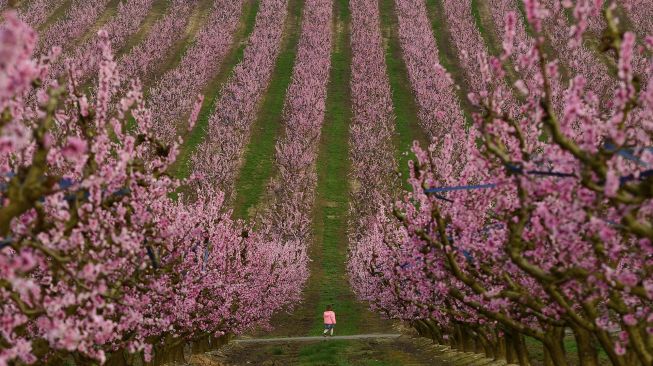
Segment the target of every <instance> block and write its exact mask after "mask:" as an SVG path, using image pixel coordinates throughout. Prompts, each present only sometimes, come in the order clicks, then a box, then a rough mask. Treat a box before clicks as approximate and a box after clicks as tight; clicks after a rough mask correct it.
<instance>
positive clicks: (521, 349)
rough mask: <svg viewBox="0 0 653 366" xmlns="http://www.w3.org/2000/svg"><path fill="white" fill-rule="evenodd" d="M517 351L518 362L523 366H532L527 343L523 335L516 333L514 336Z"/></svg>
mask: <svg viewBox="0 0 653 366" xmlns="http://www.w3.org/2000/svg"><path fill="white" fill-rule="evenodd" d="M513 341H514V344H515V351H516V352H517V360H518V361H519V364H520V365H521V366H530V365H531V359H530V356H529V354H528V348H526V341H525V339H524V335H523V334H519V333H516V334H515V336H514V339H513Z"/></svg>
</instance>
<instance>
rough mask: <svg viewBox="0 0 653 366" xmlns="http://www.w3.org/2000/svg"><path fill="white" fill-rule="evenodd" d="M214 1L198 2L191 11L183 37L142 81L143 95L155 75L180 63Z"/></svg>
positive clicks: (204, 0) (206, 17)
mask: <svg viewBox="0 0 653 366" xmlns="http://www.w3.org/2000/svg"><path fill="white" fill-rule="evenodd" d="M213 2H214V0H199V1H198V3H197V5H195V8H194V9H193V10H192V12H191V14H190V17H189V18H188V24H187V25H186V29H185V30H184V35H183V36H182V37H181V38H180V39H179V40H178V41H177V42H175V43H174V44H173V45H172V46H171V47H170V49H169V50H168V52H167V53H166V55H165V56H164V57H163V59H161V60H158V62H157V66H156V67H155V68H154V71H153V72H152V73H151V75H150V76H149V77H146V78H145V79H144V80H143V85H144V90H145V91H146V92H145V95H146V96H147V94H148V92H149V87H150V86H152V85H154V82H156V80H157V75H163V74H165V72H166V71H168V70H172V69H174V68H175V67H177V65H179V63H180V62H181V60H182V58H183V57H184V55H185V54H186V50H187V49H188V47H190V45H191V44H192V43H193V40H194V38H195V34H196V33H197V32H198V31H199V30H200V29H201V28H202V26H203V25H204V23H205V22H206V21H207V20H208V15H209V14H210V13H211V11H210V9H211V8H212V6H213Z"/></svg>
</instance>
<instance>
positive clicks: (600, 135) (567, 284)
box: [350, 0, 653, 366]
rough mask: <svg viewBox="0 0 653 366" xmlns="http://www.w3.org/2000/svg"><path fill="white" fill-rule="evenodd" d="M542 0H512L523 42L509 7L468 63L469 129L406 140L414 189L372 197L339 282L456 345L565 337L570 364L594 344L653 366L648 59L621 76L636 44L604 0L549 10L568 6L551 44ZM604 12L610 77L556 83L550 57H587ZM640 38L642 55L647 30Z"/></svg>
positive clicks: (557, 354) (652, 69)
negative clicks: (485, 48)
mask: <svg viewBox="0 0 653 366" xmlns="http://www.w3.org/2000/svg"><path fill="white" fill-rule="evenodd" d="M546 4H548V2H540V1H537V0H525V1H524V2H523V6H524V9H525V12H526V16H527V18H526V20H527V21H528V23H529V25H530V28H531V29H532V33H533V37H532V40H533V41H532V43H531V44H530V45H524V44H522V46H521V47H518V46H517V45H516V44H515V43H516V42H515V39H516V38H515V37H516V34H518V33H517V32H516V30H515V26H516V24H517V22H516V19H517V18H518V15H517V14H515V13H508V14H506V22H505V23H506V24H505V35H504V40H503V53H502V54H501V55H500V56H498V57H489V58H484V57H482V58H480V59H479V73H478V75H480V77H481V83H480V87H479V89H477V90H474V92H473V93H472V94H470V100H471V102H472V103H473V104H474V107H475V108H477V110H478V111H477V112H475V113H474V114H473V118H474V125H473V126H472V127H471V128H470V129H469V131H467V132H464V130H462V129H457V128H451V130H450V133H449V134H445V135H443V136H442V137H439V138H437V139H436V140H435V141H434V144H433V145H432V146H431V147H430V148H429V150H428V151H425V150H422V149H420V148H419V147H415V149H414V151H415V153H416V155H417V161H415V162H412V163H411V171H412V173H411V177H410V180H409V182H410V183H411V186H412V191H411V192H408V193H406V194H405V196H404V198H403V199H402V200H399V201H397V202H396V203H395V204H394V205H393V207H388V206H387V203H386V202H383V201H380V202H379V205H380V206H381V207H385V208H382V209H381V210H379V212H378V215H377V216H376V219H375V220H374V221H372V222H371V223H369V227H370V228H371V229H370V234H369V235H368V236H367V237H365V238H363V239H361V240H360V241H359V242H357V243H355V244H354V247H356V246H360V247H362V248H365V249H361V250H359V251H358V252H359V253H360V252H363V253H365V255H362V256H356V255H352V257H351V259H350V270H351V271H352V272H353V273H352V277H354V278H356V277H359V278H362V279H364V280H360V281H358V282H355V281H354V282H353V284H354V286H356V287H357V290H358V291H359V292H361V289H363V290H365V292H363V293H364V294H366V295H367V299H368V300H371V301H372V302H373V304H374V305H375V306H376V307H377V308H382V309H383V310H384V311H385V313H386V314H388V315H390V316H393V317H397V318H402V319H412V320H415V321H416V323H415V324H416V325H417V326H418V328H419V329H420V330H422V331H424V332H427V333H429V334H430V335H431V336H433V337H434V338H435V339H437V340H439V341H440V342H449V343H450V344H452V345H454V346H457V347H462V348H463V349H466V350H467V349H474V348H476V349H479V350H484V351H485V352H486V353H487V354H488V355H489V356H494V357H496V356H501V357H507V358H508V359H509V361H514V362H519V363H521V364H523V365H527V364H529V353H528V349H527V348H526V346H525V342H524V339H523V337H524V336H528V337H531V338H533V339H536V340H538V341H540V342H541V343H542V344H543V346H544V350H545V360H544V361H545V364H547V365H568V364H569V362H570V361H569V357H568V355H567V354H566V349H565V347H564V344H563V336H564V334H565V330H571V332H572V333H573V335H574V337H575V340H576V343H577V349H578V359H579V360H580V364H581V365H587V366H590V365H592V366H593V365H597V364H598V353H599V349H600V350H601V351H602V352H603V353H604V354H605V357H607V359H608V360H609V362H611V363H612V364H614V365H624V366H625V365H638V364H641V365H650V364H652V363H653V346H652V344H653V303H652V301H653V273H651V268H653V267H651V265H652V264H653V263H652V259H651V258H652V255H653V245H652V244H653V227H652V226H651V222H652V218H653V217H652V215H653V200H652V199H651V198H652V197H653V191H652V190H651V187H653V181H652V179H653V172H652V170H651V165H652V164H653V149H651V146H652V145H653V141H652V138H653V81H652V80H653V79H651V78H650V76H651V74H652V73H653V62H651V61H649V66H648V69H647V72H646V74H643V75H636V74H635V73H634V71H633V70H634V65H635V64H637V63H640V62H641V60H639V58H641V56H642V54H640V50H641V48H640V47H638V46H637V42H636V38H635V36H634V34H633V33H631V32H623V31H622V30H621V29H620V28H619V27H620V25H621V24H620V23H619V22H618V21H617V19H616V17H615V15H614V12H613V9H614V7H613V6H611V5H609V4H608V5H604V4H603V2H601V1H594V2H589V1H578V2H576V3H575V4H572V3H571V2H563V3H562V4H558V5H564V6H569V5H570V4H572V5H575V6H576V7H575V8H573V9H570V12H569V14H571V15H572V16H573V17H574V19H575V23H574V27H572V28H569V27H567V26H566V25H565V27H564V28H565V30H560V31H559V32H558V33H559V34H560V35H562V34H564V35H565V40H564V41H556V42H560V44H561V45H562V44H564V47H561V48H555V49H556V50H559V52H553V53H552V52H550V48H549V47H550V45H551V44H550V43H549V41H550V40H549V39H547V38H546V37H545V34H547V33H545V32H546V29H549V28H548V27H550V26H551V25H552V24H554V23H555V24H556V26H558V27H560V26H562V25H563V24H562V23H560V22H557V21H556V20H555V19H559V18H558V17H559V16H560V14H561V11H562V10H560V9H557V8H547V6H546ZM602 12H603V14H604V15H605V18H604V20H603V21H602V22H603V23H604V24H606V25H607V28H606V29H605V31H604V33H603V43H604V44H605V45H606V46H607V47H608V50H607V51H606V53H605V54H603V55H602V56H601V57H604V58H611V59H612V60H613V61H612V62H613V63H614V65H616V68H617V73H616V74H617V75H616V76H613V75H611V74H609V73H608V72H607V71H606V69H605V68H601V67H597V68H595V69H589V68H586V67H584V66H582V65H578V64H576V65H574V64H573V63H570V65H572V66H573V67H570V69H569V75H565V77H563V76H562V75H561V72H560V71H559V69H558V67H557V65H558V61H557V59H556V57H557V56H558V55H560V54H561V53H565V52H570V53H572V54H576V53H579V54H580V53H583V52H589V51H588V50H585V51H583V50H580V48H582V45H581V42H579V41H580V40H583V39H584V38H587V37H591V36H592V35H591V34H584V32H583V30H584V29H588V27H589V26H588V24H589V23H588V17H596V16H599V15H600V14H601V13H602ZM556 22H557V23H556ZM597 23H598V22H597ZM642 43H644V44H645V45H646V47H648V49H649V50H648V51H647V52H651V49H652V48H653V38H650V37H649V38H647V39H646V40H645V41H644V42H642ZM470 47H471V46H470ZM524 47H529V48H528V50H527V52H523V53H521V54H519V55H517V56H518V57H513V56H514V55H513V52H514V51H515V50H519V49H523V48H524ZM474 48H476V46H474ZM474 48H472V49H470V50H469V51H468V52H472V50H473V49H474ZM644 55H646V53H644ZM565 57H567V56H565ZM510 60H512V61H513V62H508V61H510ZM583 60H584V59H583V58H582V57H581V58H578V59H576V61H577V62H581V61H583ZM509 68H513V69H512V70H510V69H509ZM520 70H533V71H532V72H527V73H520ZM508 72H513V73H514V74H515V75H521V77H522V78H523V80H520V81H519V82H518V83H516V85H517V86H518V87H517V89H518V90H519V91H520V93H521V98H522V99H521V101H520V106H519V109H518V110H517V111H516V112H515V111H512V110H507V109H506V108H505V105H506V104H507V103H508V100H509V99H510V97H509V95H510V94H511V93H512V92H513V91H511V90H509V88H508V87H507V86H506V83H505V79H506V74H507V73H508ZM587 72H592V74H590V75H589V76H588V75H586V73H587ZM602 72H606V74H605V75H598V74H600V73H602ZM588 78H591V79H588ZM606 83H607V84H606ZM556 84H557V85H566V87H565V88H564V89H563V88H562V87H555V85H556ZM605 85H616V87H615V88H614V89H612V90H606V89H605V88H604V87H605ZM606 96H609V98H610V100H611V102H610V103H608V104H603V105H598V104H597V98H605V97H606ZM447 127H450V126H447ZM451 127H454V126H451ZM532 130H535V132H536V133H530V131H532ZM354 253H356V252H354ZM361 283H362V284H364V286H368V287H369V286H376V288H362V287H361ZM472 341H475V342H477V343H476V344H473V342H472Z"/></svg>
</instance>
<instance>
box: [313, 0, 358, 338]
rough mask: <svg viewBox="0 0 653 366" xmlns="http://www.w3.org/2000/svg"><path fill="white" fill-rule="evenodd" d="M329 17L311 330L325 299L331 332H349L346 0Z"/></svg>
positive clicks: (353, 316)
mask: <svg viewBox="0 0 653 366" xmlns="http://www.w3.org/2000/svg"><path fill="white" fill-rule="evenodd" d="M335 6H336V7H335V16H336V17H337V18H336V19H337V21H338V23H339V24H340V25H342V26H341V27H338V28H340V30H339V31H338V32H336V33H335V38H334V45H333V47H332V49H333V52H332V55H331V75H330V80H329V85H328V91H327V101H326V114H325V120H324V125H323V127H322V136H321V141H320V151H319V154H318V160H317V173H318V186H317V199H318V201H317V204H316V207H315V214H314V222H313V228H314V235H315V244H314V245H316V246H317V248H318V250H319V251H320V254H319V255H320V257H321V263H320V265H321V268H320V273H321V276H320V278H319V284H312V285H314V286H315V285H317V286H319V288H320V290H319V293H320V298H319V302H318V304H317V309H315V313H316V315H318V316H317V317H316V319H315V326H314V327H312V329H314V332H315V333H314V334H319V333H320V332H321V328H322V327H321V326H320V325H321V323H322V320H321V319H320V317H319V315H320V314H321V313H322V311H324V308H325V307H326V305H327V304H334V310H335V311H336V314H337V318H338V325H336V330H335V332H336V333H337V334H339V335H344V334H355V333H357V331H358V329H359V328H360V325H359V320H360V318H359V314H360V313H361V311H363V310H362V309H361V306H360V304H357V303H356V302H355V299H354V296H353V293H352V292H351V290H350V288H349V284H348V281H347V277H346V273H347V269H346V266H345V262H346V257H347V242H348V240H347V224H348V209H349V204H348V202H349V181H348V179H347V173H348V172H349V168H350V163H349V121H350V119H351V105H350V102H351V101H350V91H349V80H350V64H351V53H350V52H351V51H350V47H349V30H348V24H349V17H350V15H349V7H348V3H347V0H337V1H336V5H335Z"/></svg>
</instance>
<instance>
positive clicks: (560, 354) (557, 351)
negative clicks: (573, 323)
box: [544, 327, 569, 366]
mask: <svg viewBox="0 0 653 366" xmlns="http://www.w3.org/2000/svg"><path fill="white" fill-rule="evenodd" d="M564 336H565V328H563V327H554V328H552V329H550V330H549V331H548V332H547V333H546V335H545V340H544V346H545V347H546V348H547V350H548V351H549V352H548V354H549V357H550V360H551V362H552V364H553V365H554V366H569V363H568V362H567V356H566V355H565V347H564V342H563V341H564Z"/></svg>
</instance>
